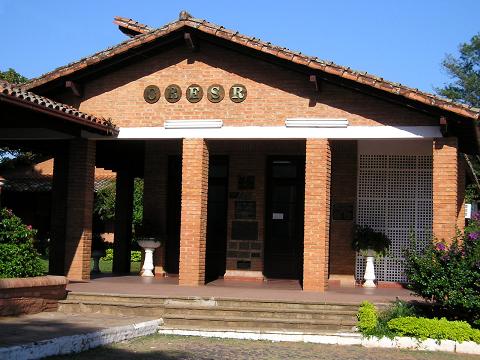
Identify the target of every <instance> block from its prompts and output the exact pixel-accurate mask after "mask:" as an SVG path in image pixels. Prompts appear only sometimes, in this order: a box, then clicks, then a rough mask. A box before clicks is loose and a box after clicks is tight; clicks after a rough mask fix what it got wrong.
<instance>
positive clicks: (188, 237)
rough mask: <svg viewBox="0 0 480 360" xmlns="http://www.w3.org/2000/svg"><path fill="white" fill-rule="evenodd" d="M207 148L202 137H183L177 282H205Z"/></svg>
mask: <svg viewBox="0 0 480 360" xmlns="http://www.w3.org/2000/svg"><path fill="white" fill-rule="evenodd" d="M207 197H208V147H207V144H206V142H205V140H204V139H184V140H183V155H182V216H181V218H182V224H181V227H180V273H179V284H180V285H190V286H195V285H203V284H204V283H205V250H206V233H207Z"/></svg>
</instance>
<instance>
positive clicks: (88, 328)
mask: <svg viewBox="0 0 480 360" xmlns="http://www.w3.org/2000/svg"><path fill="white" fill-rule="evenodd" d="M148 320H152V318H150V317H148V318H147V317H142V316H112V315H105V314H98V313H95V314H84V313H82V314H65V313H61V312H44V313H39V314H33V315H23V316H18V317H0V347H7V346H13V345H23V344H27V343H31V342H36V341H41V340H49V339H53V338H58V337H61V336H69V335H77V334H84V333H90V332H94V331H98V330H103V329H107V328H111V327H116V326H123V325H129V324H134V323H139V322H143V321H148Z"/></svg>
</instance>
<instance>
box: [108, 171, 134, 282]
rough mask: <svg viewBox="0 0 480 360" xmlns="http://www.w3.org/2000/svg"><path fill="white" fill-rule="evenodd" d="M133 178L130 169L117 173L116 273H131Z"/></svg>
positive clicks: (114, 264)
mask: <svg viewBox="0 0 480 360" xmlns="http://www.w3.org/2000/svg"><path fill="white" fill-rule="evenodd" d="M132 216H133V176H132V175H131V174H130V173H129V170H128V169H119V170H118V171H117V179H116V190H115V234H114V239H113V265H112V271H113V272H114V273H121V274H129V273H130V250H131V244H132Z"/></svg>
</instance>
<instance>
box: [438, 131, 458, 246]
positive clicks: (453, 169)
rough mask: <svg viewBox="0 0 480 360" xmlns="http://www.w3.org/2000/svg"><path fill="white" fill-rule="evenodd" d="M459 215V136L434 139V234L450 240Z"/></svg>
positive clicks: (440, 238)
mask: <svg viewBox="0 0 480 360" xmlns="http://www.w3.org/2000/svg"><path fill="white" fill-rule="evenodd" d="M457 216H458V150H457V138H455V137H448V138H437V139H434V140H433V236H434V237H435V238H436V239H437V240H442V239H444V240H446V241H447V242H448V241H450V240H451V239H452V238H453V237H454V236H455V232H456V224H457Z"/></svg>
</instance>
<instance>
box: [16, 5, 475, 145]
mask: <svg viewBox="0 0 480 360" xmlns="http://www.w3.org/2000/svg"><path fill="white" fill-rule="evenodd" d="M114 22H115V23H116V24H118V25H119V27H120V29H121V30H122V31H123V32H126V33H128V32H129V31H130V33H129V36H133V38H131V39H129V40H127V41H124V42H122V43H120V44H118V45H116V46H113V47H111V48H108V49H106V50H103V51H100V52H98V53H96V54H93V55H91V56H88V57H85V58H83V59H80V60H78V61H76V62H73V63H70V64H68V65H66V66H62V67H59V68H57V69H55V70H53V71H51V72H49V73H46V74H44V75H42V76H40V77H38V78H36V79H32V80H31V81H29V82H27V83H25V84H23V86H24V87H25V88H26V89H31V90H34V91H36V92H38V93H41V94H48V93H55V92H56V91H63V89H64V88H65V82H66V81H77V82H82V81H87V80H88V78H89V77H90V76H93V75H98V74H99V73H102V72H108V71H109V70H110V69H111V68H113V67H115V66H122V65H123V64H125V63H127V62H129V61H135V59H137V58H141V57H144V56H148V55H149V54H151V53H153V52H155V51H158V49H160V48H162V47H167V46H172V44H175V43H178V42H184V43H185V41H186V40H188V41H187V44H189V45H190V46H192V45H193V46H195V47H196V46H197V45H198V43H199V42H201V41H208V42H213V43H215V44H217V45H220V46H223V47H226V48H229V49H232V50H234V51H238V52H241V53H244V54H247V55H250V56H252V57H256V58H260V59H262V60H265V61H269V62H273V63H275V64H278V65H280V66H284V67H286V68H289V69H293V70H295V71H299V72H301V73H304V74H306V75H307V76H311V75H315V76H316V77H317V79H318V80H319V81H327V82H332V83H335V84H337V85H340V86H344V87H348V88H350V89H354V90H357V91H360V92H363V93H366V94H369V95H371V96H375V97H379V98H382V99H385V100H387V101H391V102H395V103H398V104H401V105H403V106H407V107H410V108H414V109H417V110H419V111H422V112H426V113H429V114H431V115H434V116H438V118H439V125H440V124H441V122H443V123H444V122H445V121H446V122H447V123H448V131H449V133H451V134H453V135H455V136H458V137H459V138H461V145H462V148H463V150H462V151H464V152H469V153H478V149H479V142H478V139H479V134H478V128H477V121H478V120H479V119H480V109H477V108H473V107H469V106H467V105H464V104H461V103H457V102H453V101H451V100H449V99H446V98H442V97H439V96H436V95H433V94H429V93H426V92H423V91H420V90H418V89H413V88H410V87H407V86H404V85H401V84H399V83H394V82H391V81H387V80H385V79H383V78H380V77H377V76H374V75H371V74H368V73H366V72H359V71H355V70H352V69H350V68H348V67H344V66H340V65H337V64H335V63H333V62H329V61H324V60H320V59H318V58H317V57H311V56H306V55H304V54H302V53H299V52H295V51H291V50H289V49H286V48H284V47H279V46H275V45H273V44H271V43H268V42H264V41H262V40H260V39H258V38H255V37H249V36H245V35H242V34H240V33H238V32H237V31H232V30H227V29H225V28H224V27H222V26H218V25H216V24H213V23H210V22H208V21H206V20H202V19H196V18H193V17H191V16H190V15H189V14H188V13H186V12H182V13H181V14H180V18H179V20H177V21H174V22H171V23H169V24H166V25H164V26H162V27H160V28H158V29H150V28H149V27H147V26H146V25H143V24H139V23H137V22H135V21H133V20H131V19H126V18H120V17H117V18H115V21H114ZM125 29H129V30H128V31H127V30H125ZM124 30H125V31H124Z"/></svg>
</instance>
